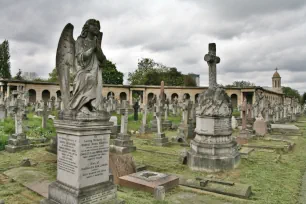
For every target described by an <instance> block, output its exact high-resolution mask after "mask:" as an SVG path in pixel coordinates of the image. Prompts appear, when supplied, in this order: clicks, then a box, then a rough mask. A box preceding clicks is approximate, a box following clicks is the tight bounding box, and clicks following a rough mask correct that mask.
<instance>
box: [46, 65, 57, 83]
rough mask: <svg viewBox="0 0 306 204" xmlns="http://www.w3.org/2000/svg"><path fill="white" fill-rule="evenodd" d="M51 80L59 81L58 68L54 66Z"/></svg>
mask: <svg viewBox="0 0 306 204" xmlns="http://www.w3.org/2000/svg"><path fill="white" fill-rule="evenodd" d="M48 81H49V82H58V75H57V69H56V68H54V69H53V70H52V72H50V73H49V78H48Z"/></svg>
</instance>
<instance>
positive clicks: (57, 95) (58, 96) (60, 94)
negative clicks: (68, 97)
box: [56, 90, 62, 98]
mask: <svg viewBox="0 0 306 204" xmlns="http://www.w3.org/2000/svg"><path fill="white" fill-rule="evenodd" d="M56 98H62V92H61V91H60V90H58V91H56Z"/></svg>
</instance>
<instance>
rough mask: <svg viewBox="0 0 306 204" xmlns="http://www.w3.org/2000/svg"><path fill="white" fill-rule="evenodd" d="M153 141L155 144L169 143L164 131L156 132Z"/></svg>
mask: <svg viewBox="0 0 306 204" xmlns="http://www.w3.org/2000/svg"><path fill="white" fill-rule="evenodd" d="M153 141H154V144H155V145H156V146H169V144H170V143H169V140H168V138H167V137H166V136H165V133H157V134H156V136H155V138H154V139H153Z"/></svg>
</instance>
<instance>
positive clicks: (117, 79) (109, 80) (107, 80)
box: [48, 60, 123, 84]
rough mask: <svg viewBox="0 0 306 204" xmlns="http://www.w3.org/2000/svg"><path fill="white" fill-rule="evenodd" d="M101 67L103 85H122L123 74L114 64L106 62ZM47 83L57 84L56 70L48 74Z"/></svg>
mask: <svg viewBox="0 0 306 204" xmlns="http://www.w3.org/2000/svg"><path fill="white" fill-rule="evenodd" d="M102 66H103V71H102V79H103V83H104V84H123V73H122V72H119V71H118V70H117V68H116V64H114V63H112V62H111V61H110V60H106V61H105V63H104V64H103V65H102ZM48 81H49V82H58V75H57V69H56V68H54V69H53V70H52V72H50V73H49V78H48Z"/></svg>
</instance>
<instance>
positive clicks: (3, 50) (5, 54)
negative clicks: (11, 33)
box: [0, 40, 12, 79]
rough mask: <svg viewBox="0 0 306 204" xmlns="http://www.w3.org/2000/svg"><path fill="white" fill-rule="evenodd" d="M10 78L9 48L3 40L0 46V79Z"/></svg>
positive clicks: (7, 43)
mask: <svg viewBox="0 0 306 204" xmlns="http://www.w3.org/2000/svg"><path fill="white" fill-rule="evenodd" d="M11 77H12V76H11V63H10V48H9V42H8V41H7V40H5V41H4V42H3V43H2V44H0V78H6V79H10V78H11Z"/></svg>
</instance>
